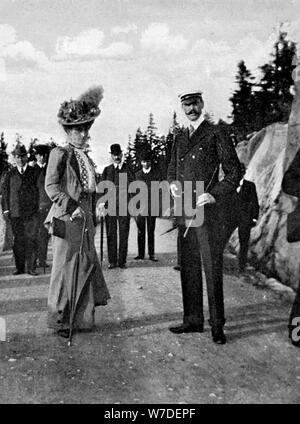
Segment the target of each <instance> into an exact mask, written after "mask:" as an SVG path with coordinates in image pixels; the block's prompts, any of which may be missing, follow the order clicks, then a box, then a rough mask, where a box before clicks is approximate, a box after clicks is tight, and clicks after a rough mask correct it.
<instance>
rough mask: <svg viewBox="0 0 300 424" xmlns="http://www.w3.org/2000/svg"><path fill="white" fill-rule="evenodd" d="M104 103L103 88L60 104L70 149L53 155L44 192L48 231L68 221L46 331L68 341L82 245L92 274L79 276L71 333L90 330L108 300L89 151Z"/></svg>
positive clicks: (56, 259)
mask: <svg viewBox="0 0 300 424" xmlns="http://www.w3.org/2000/svg"><path fill="white" fill-rule="evenodd" d="M102 97H103V89H102V87H94V88H91V89H90V90H88V91H87V92H86V93H84V94H83V95H82V96H81V97H79V99H77V100H70V101H69V102H64V103H62V105H61V107H60V110H59V112H58V118H59V122H60V124H61V125H62V127H63V129H64V130H65V133H66V141H67V143H66V145H64V146H62V147H60V146H59V147H56V148H54V149H52V151H51V153H50V157H49V163H48V168H47V173H46V178H45V189H46V192H47V194H48V196H49V197H50V199H51V200H52V202H53V204H52V207H51V210H50V212H49V214H48V216H47V218H46V220H45V225H48V226H50V232H51V228H53V227H52V223H53V217H54V218H58V219H59V220H61V221H64V222H65V227H64V228H66V231H65V235H64V238H61V237H57V236H55V235H53V237H52V250H53V266H52V272H51V279H50V288H49V295H48V320H47V321H48V322H47V324H48V327H50V328H53V329H54V330H56V331H57V332H58V334H59V335H60V336H62V337H68V335H69V326H70V286H71V285H72V284H74V281H73V280H74V271H75V270H74V268H75V266H73V264H74V265H75V261H73V259H74V257H75V256H74V255H76V254H77V253H78V250H79V245H80V244H81V240H83V250H84V254H85V259H86V261H88V264H89V265H91V266H90V269H91V267H92V271H91V272H90V269H89V271H87V269H88V267H87V266H82V267H81V269H80V275H77V276H75V278H76V277H77V279H78V278H80V279H81V283H82V281H83V280H84V281H85V283H84V287H83V289H82V293H81V295H80V298H79V300H78V304H77V308H76V313H75V318H74V322H73V328H74V329H77V330H82V329H92V328H93V326H94V313H95V307H96V306H99V305H106V304H107V300H108V299H109V298H110V295H109V291H108V289H107V286H106V283H105V280H104V277H103V274H102V270H101V267H100V263H99V260H98V257H97V254H96V249H95V244H94V236H95V225H96V215H95V212H96V181H95V169H94V164H93V162H92V160H91V159H90V158H89V156H88V154H87V152H86V150H85V149H86V143H87V140H88V138H89V129H90V127H91V126H92V124H93V122H94V120H95V118H96V117H97V116H98V115H99V114H100V109H99V107H98V105H99V103H100V101H101V100H102ZM58 222H60V221H58ZM83 222H85V228H83ZM82 231H84V233H82ZM82 235H83V238H82ZM70 265H71V268H70ZM85 265H86V264H85ZM72 267H73V269H72Z"/></svg>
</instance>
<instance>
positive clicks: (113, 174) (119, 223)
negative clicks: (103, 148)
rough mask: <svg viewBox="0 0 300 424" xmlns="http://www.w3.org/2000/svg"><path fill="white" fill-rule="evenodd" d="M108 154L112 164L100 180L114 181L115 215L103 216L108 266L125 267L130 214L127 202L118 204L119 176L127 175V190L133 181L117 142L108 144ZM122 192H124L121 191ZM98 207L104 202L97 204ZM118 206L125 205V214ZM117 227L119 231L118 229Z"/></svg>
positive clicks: (119, 194) (106, 168)
mask: <svg viewBox="0 0 300 424" xmlns="http://www.w3.org/2000/svg"><path fill="white" fill-rule="evenodd" d="M110 154H111V158H112V162H113V163H112V164H111V165H109V166H107V167H105V168H104V170H103V173H102V178H101V179H102V181H105V180H108V181H111V182H113V183H114V185H115V187H116V215H114V216H112V215H109V214H107V215H106V216H105V224H106V233H107V250H108V261H109V265H108V268H109V269H112V268H116V267H117V266H119V267H120V268H126V260H127V249H128V236H129V227H130V216H129V214H128V204H126V205H120V199H122V194H121V193H120V187H121V186H120V184H119V181H120V178H121V177H122V174H123V176H124V174H126V175H127V188H126V189H127V192H128V184H130V182H132V181H134V175H133V173H132V172H131V170H130V169H129V168H128V166H127V165H126V163H125V162H124V161H123V153H122V150H121V146H120V145H119V144H112V145H111V146H110ZM123 194H124V193H123ZM99 206H100V208H101V207H102V208H103V207H104V204H100V205H99ZM120 206H121V207H122V209H124V208H125V207H126V210H127V214H126V215H125V216H122V215H120ZM118 229H119V231H118ZM118 233H119V254H118V246H117V242H118Z"/></svg>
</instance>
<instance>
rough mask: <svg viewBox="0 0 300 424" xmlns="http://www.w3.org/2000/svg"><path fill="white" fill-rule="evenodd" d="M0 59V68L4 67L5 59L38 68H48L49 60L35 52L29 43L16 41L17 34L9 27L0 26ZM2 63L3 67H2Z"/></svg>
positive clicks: (41, 53)
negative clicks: (32, 64) (31, 64)
mask: <svg viewBox="0 0 300 424" xmlns="http://www.w3.org/2000/svg"><path fill="white" fill-rule="evenodd" d="M0 59H2V60H1V61H2V66H0V75H1V68H2V70H3V66H4V67H5V59H12V60H14V61H23V62H24V61H25V62H28V61H29V62H32V63H34V64H36V65H37V66H39V67H40V68H47V67H48V66H49V64H50V63H49V59H48V57H47V56H46V55H45V53H43V52H42V51H40V50H37V49H36V48H35V47H34V46H33V45H32V44H31V43H30V42H29V41H26V40H22V41H17V32H16V30H15V29H14V28H13V27H12V26H10V25H0ZM3 61H4V65H3Z"/></svg>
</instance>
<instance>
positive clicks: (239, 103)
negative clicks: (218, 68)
mask: <svg viewBox="0 0 300 424" xmlns="http://www.w3.org/2000/svg"><path fill="white" fill-rule="evenodd" d="M253 80H254V77H253V76H252V74H251V72H250V71H249V70H248V68H247V67H246V65H245V62H244V61H243V60H242V61H240V62H239V63H238V73H237V75H236V78H235V81H236V83H237V84H238V89H237V90H235V92H234V93H233V95H232V97H231V98H230V99H229V100H230V102H231V104H232V115H231V117H232V120H233V121H232V127H233V129H234V132H235V133H236V135H237V137H238V139H239V140H242V139H243V138H244V137H245V136H246V135H247V134H248V133H249V132H251V131H252V130H253V110H254V97H253V86H254V82H253Z"/></svg>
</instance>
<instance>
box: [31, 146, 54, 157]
mask: <svg viewBox="0 0 300 424" xmlns="http://www.w3.org/2000/svg"><path fill="white" fill-rule="evenodd" d="M33 150H34V154H35V155H42V156H46V155H48V153H49V150H50V147H49V146H48V144H37V145H36V146H34V147H33Z"/></svg>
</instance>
